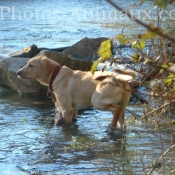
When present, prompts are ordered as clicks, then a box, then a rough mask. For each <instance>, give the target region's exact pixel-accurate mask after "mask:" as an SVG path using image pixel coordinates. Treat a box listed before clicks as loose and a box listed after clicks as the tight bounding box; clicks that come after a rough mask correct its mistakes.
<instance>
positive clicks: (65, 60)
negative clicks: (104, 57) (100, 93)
mask: <svg viewBox="0 0 175 175" xmlns="http://www.w3.org/2000/svg"><path fill="white" fill-rule="evenodd" d="M38 55H44V56H47V57H48V58H50V59H53V60H55V61H56V62H58V63H59V64H60V65H61V66H64V65H65V66H67V67H69V68H71V69H73V70H82V71H90V69H91V66H92V64H93V62H92V61H88V60H79V59H72V58H69V57H68V56H67V55H66V54H65V53H63V52H55V51H49V50H42V51H41V52H40V53H39V54H38Z"/></svg>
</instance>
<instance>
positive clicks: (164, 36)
mask: <svg viewBox="0 0 175 175" xmlns="http://www.w3.org/2000/svg"><path fill="white" fill-rule="evenodd" d="M106 1H107V2H108V3H110V4H111V5H112V6H113V7H115V8H116V9H118V10H119V11H120V12H122V13H123V14H125V15H127V16H128V17H129V18H130V19H132V20H133V21H135V22H137V23H138V24H140V25H141V26H143V27H145V28H147V29H148V30H150V31H152V32H154V33H156V34H157V35H159V36H161V37H163V38H166V39H168V40H170V41H172V42H174V43H175V39H174V38H172V37H170V36H168V35H165V34H163V33H162V32H161V31H159V30H156V29H155V28H152V27H150V26H149V25H148V24H146V23H144V22H142V21H140V20H139V19H136V18H133V17H132V15H131V14H130V13H129V12H126V11H125V10H124V9H122V8H121V7H119V6H118V5H116V4H115V3H114V2H113V1H111V0H106Z"/></svg>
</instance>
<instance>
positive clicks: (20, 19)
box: [0, 0, 155, 56]
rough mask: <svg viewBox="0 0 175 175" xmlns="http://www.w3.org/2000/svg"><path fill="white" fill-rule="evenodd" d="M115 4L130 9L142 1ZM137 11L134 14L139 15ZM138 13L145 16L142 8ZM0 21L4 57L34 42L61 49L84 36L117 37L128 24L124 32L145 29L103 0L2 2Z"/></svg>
mask: <svg viewBox="0 0 175 175" xmlns="http://www.w3.org/2000/svg"><path fill="white" fill-rule="evenodd" d="M116 3H118V4H120V6H121V7H123V8H124V9H128V8H129V7H130V5H132V4H134V3H139V0H135V1H134V2H133V1H129V3H128V1H127V3H125V2H124V1H120V0H117V1H116ZM150 6H151V7H152V3H151V2H147V3H146V4H145V6H143V7H142V9H143V10H148V9H150ZM130 10H131V11H132V10H133V9H130ZM134 10H135V9H134ZM134 10H133V16H134V15H136V16H138V17H139V14H137V13H138V12H137V11H134ZM139 13H141V15H142V16H143V17H145V15H144V13H143V11H141V12H139ZM154 18H155V16H154V12H152V19H154ZM143 20H144V21H146V22H148V21H150V20H148V19H146V18H145V19H144V18H143ZM0 23H1V25H0V31H1V35H0V41H1V42H0V54H1V55H3V54H5V56H7V53H11V52H13V51H16V50H19V49H23V48H25V47H28V46H29V45H31V44H36V45H37V46H38V47H48V48H59V47H63V46H70V45H72V44H74V43H76V42H78V41H79V40H81V39H82V38H84V37H89V38H97V37H114V36H116V35H117V34H120V33H121V31H122V29H123V27H127V28H126V29H125V30H126V33H125V34H138V32H140V31H141V30H143V28H142V27H139V26H137V27H136V24H135V23H134V22H132V21H131V20H130V19H129V18H127V17H125V16H124V15H123V16H122V15H121V13H120V12H118V11H116V10H115V9H114V8H113V7H112V6H110V5H109V4H108V3H107V2H106V1H104V0H96V1H93V0H89V1H79V0H74V1H72V0H67V1H64V0H59V1H54V0H52V1H51V0H46V1H42V0H32V1H21V0H13V1H9V0H6V1H1V2H0Z"/></svg>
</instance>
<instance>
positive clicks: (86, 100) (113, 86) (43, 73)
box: [17, 56, 135, 129]
mask: <svg viewBox="0 0 175 175" xmlns="http://www.w3.org/2000/svg"><path fill="white" fill-rule="evenodd" d="M117 71H118V72H120V73H122V74H117V73H114V72H107V71H106V72H101V71H97V72H95V74H94V75H92V73H91V72H90V71H89V72H85V71H78V70H76V71H74V70H71V69H69V68H68V67H66V66H62V67H61V66H60V65H59V64H58V63H57V62H55V61H53V60H51V59H49V58H47V57H45V56H36V57H34V58H32V59H30V60H29V61H28V63H27V65H26V66H25V67H23V68H22V69H20V70H19V71H17V74H18V76H19V77H20V78H22V79H36V80H38V81H39V82H40V83H41V84H43V85H46V86H49V92H48V93H50V92H51V93H52V91H53V94H54V96H55V100H56V109H57V110H58V111H59V113H58V114H57V115H58V116H55V123H56V124H58V123H59V121H60V120H58V117H59V118H61V119H63V120H64V122H65V123H70V122H72V121H73V120H76V113H77V108H87V107H90V106H94V107H95V108H96V109H99V110H108V111H111V112H112V114H113V119H112V122H111V124H109V126H108V127H109V128H110V129H116V128H119V129H124V128H125V122H124V115H125V109H126V106H127V104H128V102H129V99H130V95H131V87H130V85H129V83H128V82H129V81H132V80H133V79H134V78H135V72H134V71H131V70H119V69H118V70H117ZM49 95H50V94H49Z"/></svg>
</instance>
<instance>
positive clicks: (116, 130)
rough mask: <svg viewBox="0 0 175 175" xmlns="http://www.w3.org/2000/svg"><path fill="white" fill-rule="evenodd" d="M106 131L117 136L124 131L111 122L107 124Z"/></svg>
mask: <svg viewBox="0 0 175 175" xmlns="http://www.w3.org/2000/svg"><path fill="white" fill-rule="evenodd" d="M107 132H108V133H109V134H114V135H116V136H117V137H121V136H122V135H123V134H124V131H123V130H122V129H120V128H116V127H112V126H111V124H109V125H108V128H107Z"/></svg>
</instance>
